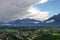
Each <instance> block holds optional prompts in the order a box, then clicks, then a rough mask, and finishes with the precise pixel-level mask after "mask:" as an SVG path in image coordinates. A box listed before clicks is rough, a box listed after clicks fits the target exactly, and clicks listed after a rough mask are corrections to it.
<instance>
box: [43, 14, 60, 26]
mask: <svg viewBox="0 0 60 40" xmlns="http://www.w3.org/2000/svg"><path fill="white" fill-rule="evenodd" d="M44 23H45V25H48V26H60V13H59V14H58V15H54V16H53V17H50V18H49V19H48V20H46V21H45V22H44Z"/></svg>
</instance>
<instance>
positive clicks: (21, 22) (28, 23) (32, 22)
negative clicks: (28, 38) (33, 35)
mask: <svg viewBox="0 0 60 40" xmlns="http://www.w3.org/2000/svg"><path fill="white" fill-rule="evenodd" d="M39 23H41V21H40V20H35V19H29V18H26V19H16V20H13V21H10V22H8V24H10V25H18V26H38V24H39Z"/></svg>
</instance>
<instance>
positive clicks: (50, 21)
mask: <svg viewBox="0 0 60 40" xmlns="http://www.w3.org/2000/svg"><path fill="white" fill-rule="evenodd" d="M54 21H55V20H53V19H52V20H49V21H47V22H46V23H52V22H54Z"/></svg>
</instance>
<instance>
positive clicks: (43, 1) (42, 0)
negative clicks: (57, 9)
mask: <svg viewBox="0 0 60 40" xmlns="http://www.w3.org/2000/svg"><path fill="white" fill-rule="evenodd" d="M46 2H48V0H41V1H40V2H39V3H46Z"/></svg>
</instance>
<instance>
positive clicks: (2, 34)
mask: <svg viewBox="0 0 60 40" xmlns="http://www.w3.org/2000/svg"><path fill="white" fill-rule="evenodd" d="M0 39H1V40H2V39H3V40H60V28H59V27H40V28H38V27H35V28H33V27H16V28H15V27H13V28H11V27H3V28H0Z"/></svg>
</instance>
